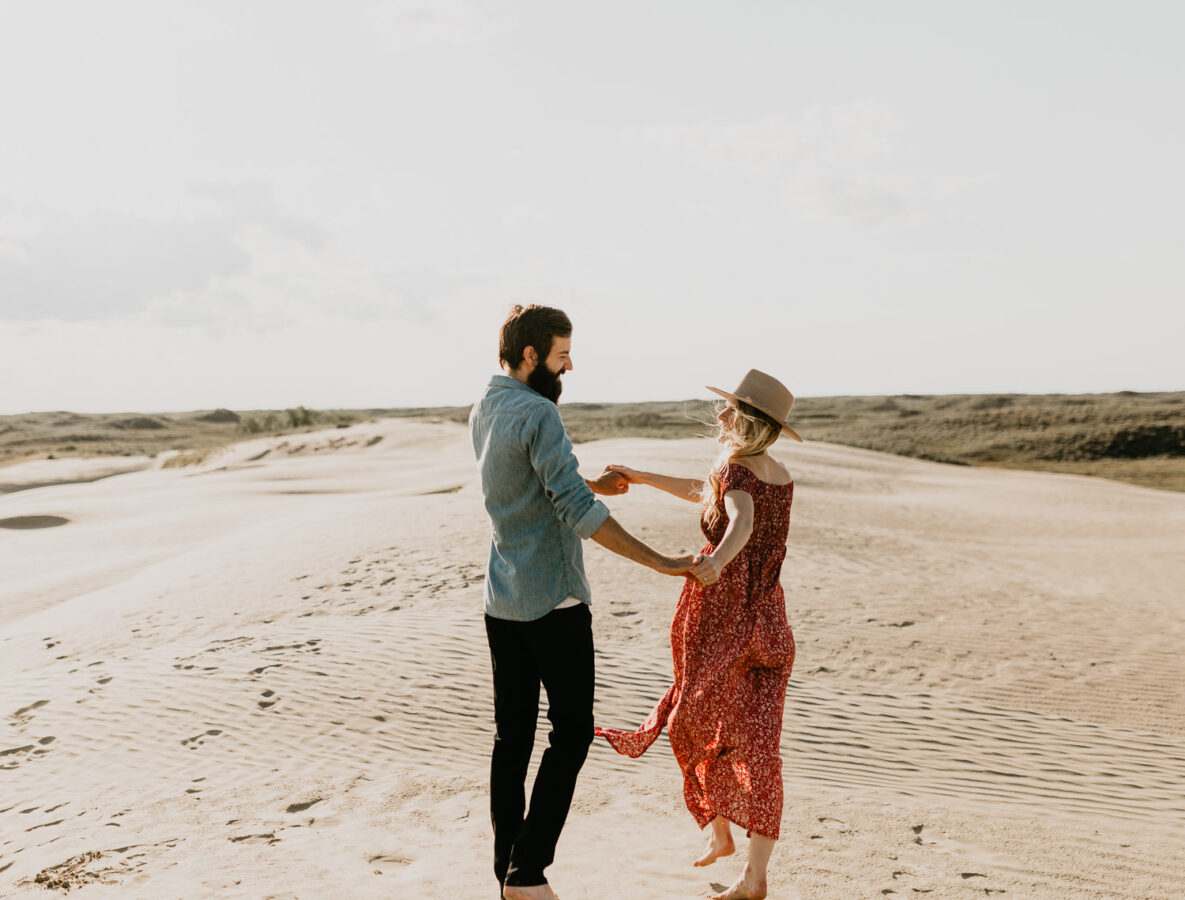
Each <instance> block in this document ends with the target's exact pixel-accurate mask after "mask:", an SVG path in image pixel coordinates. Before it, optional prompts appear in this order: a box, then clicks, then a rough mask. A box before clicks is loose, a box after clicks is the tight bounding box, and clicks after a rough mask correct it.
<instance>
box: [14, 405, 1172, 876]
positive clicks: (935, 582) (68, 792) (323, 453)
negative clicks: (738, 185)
mask: <svg viewBox="0 0 1185 900" xmlns="http://www.w3.org/2000/svg"><path fill="white" fill-rule="evenodd" d="M578 450H579V454H580V457H581V460H582V462H583V463H584V465H585V468H586V472H587V473H588V474H592V473H594V472H595V471H599V469H600V467H601V466H603V465H604V464H606V463H609V462H624V463H629V464H633V465H638V466H641V467H645V468H658V469H662V470H666V471H675V472H681V473H686V474H696V473H698V472H700V471H701V470H702V469H703V467H704V466H705V464H706V462H707V461H708V460H709V459H710V457H711V454H712V450H713V448H712V446H711V445H710V443H708V442H705V441H702V440H686V441H670V442H657V441H649V440H638V439H631V440H616V441H600V442H595V443H592V444H585V445H581V446H580V447H579V448H578ZM781 456H782V458H783V459H784V460H785V461H786V463H787V465H788V466H789V467H790V469H791V471H792V472H794V474H795V478H796V482H797V492H796V499H795V508H794V514H793V517H792V523H791V532H790V549H789V555H788V558H787V564H786V567H785V569H784V572H783V583H784V585H785V587H786V592H787V603H788V608H789V612H790V617H791V621H792V623H793V625H794V628H795V633H796V637H797V639H798V644H799V657H798V661H797V664H796V670H795V677H794V678H793V680H792V681H791V685H790V690H789V692H788V699H787V715H786V730H785V737H784V742H783V759H784V775H785V780H786V812H785V819H784V822H783V828H782V833H783V841H782V842H781V843H780V844H779V846H778V849H777V850H776V851H775V856H774V862H773V882H772V884H771V897H776V898H799V897H801V898H829V897H834V898H852V897H860V898H862V897H881V896H887V897H892V896H911V897H912V896H923V895H925V896H929V897H984V896H995V895H996V894H997V893H999V894H1000V895H1002V896H1004V897H1009V896H1012V897H1016V896H1021V897H1085V896H1090V897H1096V896H1097V897H1125V898H1145V897H1174V896H1178V895H1179V893H1180V886H1181V884H1182V883H1185V852H1183V851H1182V849H1181V846H1182V841H1183V840H1185V781H1183V780H1182V778H1181V773H1182V772H1183V771H1185V696H1183V690H1185V688H1183V686H1185V661H1183V659H1182V657H1181V655H1180V653H1179V647H1180V646H1181V642H1182V639H1183V638H1185V607H1183V606H1182V604H1181V590H1180V585H1181V584H1183V583H1185V554H1182V553H1181V552H1180V551H1181V548H1182V547H1183V546H1185V496H1182V495H1176V494H1168V493H1159V492H1154V491H1149V490H1145V489H1141V488H1135V487H1129V486H1123V485H1117V484H1112V483H1108V482H1103V481H1095V480H1090V479H1085V478H1077V477H1072V476H1054V475H1036V474H1031V473H1024V472H1008V471H992V470H984V469H967V468H961V467H949V466H940V465H936V464H931V463H925V462H920V461H916V460H906V459H901V458H897V457H892V456H886V455H883V454H877V453H873V452H868V451H860V450H855V449H851V448H846V447H839V446H832V445H825V444H808V445H805V446H802V447H794V448H785V452H784V453H783V454H781ZM610 505H611V506H612V507H613V509H614V511H615V514H616V515H617V516H618V518H620V519H621V520H622V521H623V522H624V523H625V524H626V525H627V527H629V528H631V529H632V530H634V531H635V532H636V533H638V534H640V535H642V536H643V537H644V538H645V539H647V540H650V541H652V542H653V543H654V544H655V545H656V546H659V547H661V548H663V549H666V550H670V551H675V550H687V551H690V550H694V549H697V548H698V546H699V545H700V543H701V540H700V537H699V534H698V529H697V525H696V521H695V510H694V508H693V507H691V506H690V505H687V504H683V503H681V502H679V501H677V500H675V499H673V498H670V497H667V496H665V495H661V494H657V493H655V492H649V493H647V492H644V491H635V492H633V493H631V494H630V495H628V496H625V497H620V498H613V499H612V502H611V504H610ZM39 517H54V518H56V519H60V520H64V521H62V522H60V523H58V524H56V525H54V526H53V527H41V528H34V527H18V528H15V529H7V530H3V531H0V555H2V558H3V570H4V573H5V578H4V581H3V583H2V584H0V698H2V699H0V784H2V785H3V787H4V789H3V791H0V895H5V896H7V895H9V894H12V895H15V896H25V895H28V896H34V895H42V893H43V891H44V890H45V889H46V888H47V887H49V888H53V887H55V886H56V887H57V889H59V890H64V889H66V888H70V895H71V896H79V897H84V898H85V897H90V896H108V895H110V896H120V897H127V896H131V897H166V896H167V897H210V896H226V897H264V896H269V897H369V896H375V897H378V896H419V895H420V894H422V895H423V896H434V897H450V898H470V897H486V896H488V897H493V896H495V894H494V885H493V881H492V877H491V875H490V874H489V868H490V863H489V849H490V847H489V844H490V838H489V824H488V817H487V813H486V798H485V780H486V768H487V759H488V749H489V745H490V741H491V738H492V727H491V713H490V698H489V693H490V690H489V663H488V655H487V651H486V646H485V638H484V632H483V629H482V625H481V617H480V604H481V582H482V573H483V564H484V559H485V553H486V546H487V539H488V538H487V535H488V526H487V524H486V520H485V518H484V513H483V511H482V508H481V497H480V493H479V491H478V490H477V485H476V484H475V473H474V467H473V462H472V459H471V453H470V450H469V446H468V441H467V437H466V435H465V433H464V430H463V429H462V428H459V427H455V426H450V425H429V424H421V423H414V422H408V421H385V422H379V423H375V424H369V425H363V426H355V427H354V428H350V429H342V430H334V431H328V432H321V433H317V434H315V435H300V436H297V437H294V436H289V437H288V438H271V439H263V440H260V441H252V442H249V443H246V444H241V445H237V446H236V447H233V448H229V449H228V450H226V451H224V452H223V453H221V454H219V455H218V456H217V457H215V458H212V459H210V460H208V461H207V462H206V463H205V464H204V465H203V466H201V467H197V468H188V469H164V470H161V469H156V470H146V471H136V472H131V473H127V474H120V475H115V476H111V477H106V478H103V479H102V480H98V481H94V482H91V483H73V484H59V485H56V486H49V487H38V488H31V489H28V490H22V491H19V492H17V493H12V494H10V495H8V496H5V497H3V498H0V519H9V520H20V521H25V522H29V521H37V520H38V518H39ZM587 558H588V560H589V574H590V578H591V581H592V583H593V588H594V598H595V600H594V621H595V628H596V631H597V641H598V660H597V665H598V688H597V691H598V694H597V718H598V721H600V722H601V723H602V724H606V725H613V726H618V727H623V726H631V725H635V724H637V723H638V722H639V721H640V720H641V718H642V716H644V715H645V713H646V712H647V711H648V710H649V708H650V706H651V705H652V703H653V702H654V700H655V699H657V697H658V696H659V695H660V694H661V693H662V691H663V690H664V689H665V687H666V685H667V683H668V679H669V678H670V661H669V650H668V647H667V639H666V629H667V625H668V623H669V617H670V613H671V610H672V608H673V605H674V602H675V598H676V596H677V594H678V588H679V585H678V583H677V582H676V581H675V580H673V579H668V578H663V577H661V576H658V575H654V574H652V573H650V572H647V571H645V570H642V569H639V568H637V567H635V566H632V565H631V564H629V563H626V562H625V561H623V560H621V559H619V558H617V557H613V556H611V555H609V554H607V553H605V552H604V551H602V550H601V549H600V548H597V547H595V546H593V545H589V549H588V550H587ZM545 731H546V722H545V721H542V722H541V725H540V735H541V736H542V735H543V734H545ZM700 844H701V837H700V835H699V833H698V831H697V830H696V828H695V826H694V824H693V823H692V821H691V819H690V817H689V816H688V815H687V814H686V812H685V811H684V810H683V808H682V803H681V794H680V785H679V779H678V772H677V770H676V768H675V766H674V763H673V761H672V759H671V757H670V754H669V749H668V747H667V745H666V742H665V739H664V740H662V741H660V742H659V744H657V745H656V746H655V747H654V748H653V749H652V750H651V752H650V753H648V754H647V755H646V756H644V757H642V758H641V759H638V760H629V759H625V758H624V757H619V756H617V755H616V754H614V753H612V751H610V750H609V749H608V747H607V746H606V745H604V744H602V743H598V744H596V745H594V748H593V751H592V753H591V755H590V759H589V763H588V764H587V766H586V768H585V770H584V774H583V775H582V780H581V783H580V786H579V788H578V793H577V798H576V803H575V805H574V808H573V812H572V815H571V818H570V820H569V826H568V828H567V830H566V831H565V835H564V839H563V841H562V842H561V845H560V848H559V855H558V859H559V862H558V863H557V864H556V865H555V866H554V867H553V869H552V870H551V875H552V880H553V883H554V885H555V887H556V889H557V891H558V892H559V894H560V896H561V897H563V898H564V900H579V898H594V897H598V898H599V897H604V896H614V897H625V898H643V897H696V896H701V895H702V894H703V893H704V892H705V891H706V890H708V888H709V887H710V886H711V885H712V884H713V883H714V884H715V885H717V887H719V886H721V885H723V884H725V883H727V882H728V881H730V880H731V876H732V874H733V871H734V868H735V862H734V861H733V860H725V861H722V862H720V863H717V864H716V865H715V866H714V867H712V868H710V869H707V870H701V869H693V868H692V867H691V866H690V861H691V859H693V858H694V855H695V854H696V852H697V851H698V849H699V847H700ZM38 878H40V879H41V882H40V883H38V882H37V881H36V879H38Z"/></svg>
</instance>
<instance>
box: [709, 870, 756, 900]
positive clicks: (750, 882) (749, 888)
mask: <svg viewBox="0 0 1185 900" xmlns="http://www.w3.org/2000/svg"><path fill="white" fill-rule="evenodd" d="M711 900H765V879H764V878H758V877H757V876H755V875H753V874H752V873H751V872H750V871H749V867H748V866H746V867H745V871H744V872H742V873H741V877H740V878H738V879H737V880H736V882H735V883H734V884H733V886H732V887H730V888H729V889H728V890H726V891H722V892H721V893H719V894H713V895H712V898H711Z"/></svg>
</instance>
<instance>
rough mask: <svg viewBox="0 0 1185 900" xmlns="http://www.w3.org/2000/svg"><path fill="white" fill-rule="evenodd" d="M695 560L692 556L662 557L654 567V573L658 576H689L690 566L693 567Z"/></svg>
mask: <svg viewBox="0 0 1185 900" xmlns="http://www.w3.org/2000/svg"><path fill="white" fill-rule="evenodd" d="M695 559H696V558H695V557H694V556H664V557H661V560H660V562H658V563H657V564H656V565H655V566H654V571H655V572H658V573H659V574H660V575H687V576H690V575H691V569H692V566H694V565H695Z"/></svg>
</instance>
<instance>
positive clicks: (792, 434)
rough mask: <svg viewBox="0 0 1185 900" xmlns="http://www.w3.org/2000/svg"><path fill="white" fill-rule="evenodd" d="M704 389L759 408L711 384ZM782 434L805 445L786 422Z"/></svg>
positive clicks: (743, 398) (774, 417)
mask: <svg viewBox="0 0 1185 900" xmlns="http://www.w3.org/2000/svg"><path fill="white" fill-rule="evenodd" d="M704 387H706V388H707V389H708V390H709V391H711V392H712V393H713V394H719V395H720V396H721V397H724V398H726V399H728V400H736V401H737V402H739V403H748V404H749V405H750V406H757V404H756V403H754V402H753V401H752V400H750V399H748V398H747V397H738V396H737V395H736V394H730V393H729V392H728V391H722V390H720V388H714V387H712V386H711V385H710V384H705V385H704ZM757 408H758V409H761V407H760V406H757ZM761 411H762V412H765V410H764V409H762V410H761ZM766 415H769V413H766ZM770 418H772V419H775V421H776V418H777V417H776V416H770ZM782 434H785V435H789V436H790V437H792V438H794V440H796V441H798V443H800V444H802V443H805V442H804V441H803V439H802V438H800V437H799V436H798V432H797V431H795V430H794V429H793V428H791V427H790V426H789V425H787V424H786V423H785V422H783V423H782Z"/></svg>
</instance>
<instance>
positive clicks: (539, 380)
mask: <svg viewBox="0 0 1185 900" xmlns="http://www.w3.org/2000/svg"><path fill="white" fill-rule="evenodd" d="M563 374H564V370H563V369H560V371H558V372H553V371H551V370H550V369H549V368H547V366H545V365H543V364H542V363H540V364H539V365H537V366H535V368H534V369H532V370H531V374H530V375H528V376H527V386H528V387H531V388H533V389H534V390H536V391H538V392H539V393H540V394H542V395H543V396H544V397H546V398H547V399H548V400H550V401H551V402H552V403H555V404H557V405H558V404H559V402H560V394H561V393H563V390H564V385H563V382H562V381H561V380H560V379H561V377H562V376H563Z"/></svg>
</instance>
